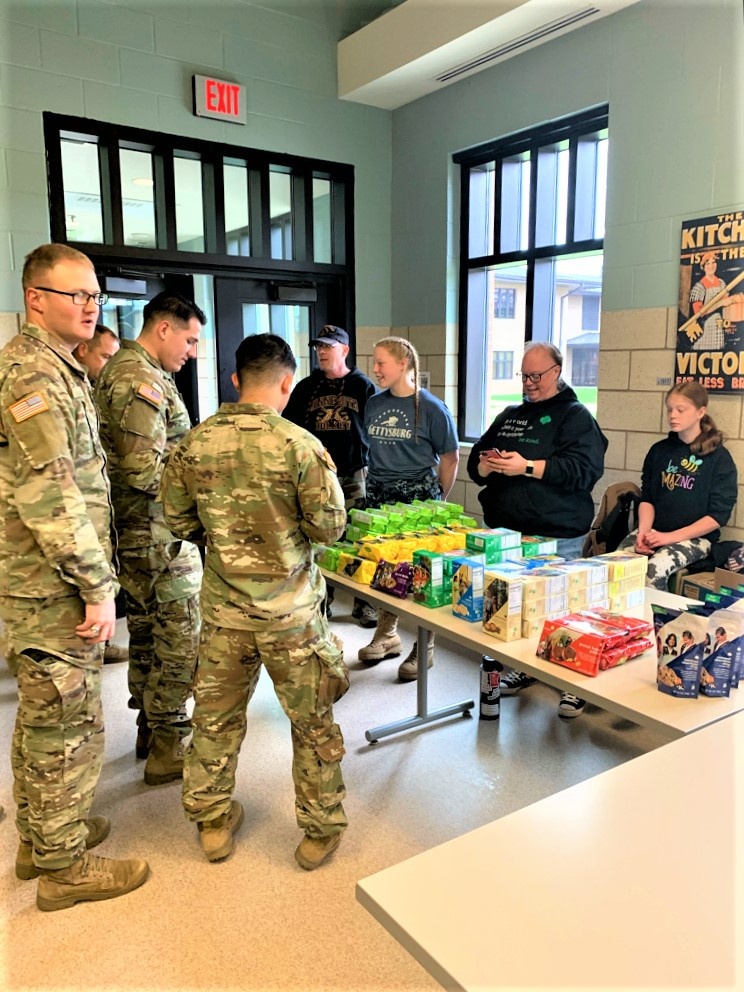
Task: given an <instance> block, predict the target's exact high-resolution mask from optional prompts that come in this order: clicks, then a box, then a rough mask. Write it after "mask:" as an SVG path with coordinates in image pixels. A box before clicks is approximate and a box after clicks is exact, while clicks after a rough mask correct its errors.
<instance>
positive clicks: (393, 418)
mask: <svg viewBox="0 0 744 992" xmlns="http://www.w3.org/2000/svg"><path fill="white" fill-rule="evenodd" d="M415 417H416V413H415V405H414V397H413V396H393V394H392V393H391V392H390V390H389V389H385V390H383V392H381V393H377V395H376V396H371V397H370V398H369V399H368V400H367V407H366V409H365V411H364V426H365V428H366V430H367V436H368V437H369V479H370V480H371V481H374V482H380V483H383V484H390V483H394V482H401V481H405V482H415V481H418V480H420V479H426V478H428V477H430V476H436V474H437V465H438V464H439V456H440V455H445V454H448V453H449V452H450V451H456V450H457V448H458V440H457V431H456V430H455V422H454V420H453V418H452V414H451V413H450V412H449V410H448V409H447V407H446V406H445V404H444V403H442V401H441V400H440V399H438V398H437V397H436V396H433V395H432V394H431V393H430V392H428V390H426V389H421V390H419V412H418V430H417V435H418V443H417V442H416V438H414V424H415Z"/></svg>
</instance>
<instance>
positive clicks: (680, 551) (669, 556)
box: [618, 530, 711, 591]
mask: <svg viewBox="0 0 744 992" xmlns="http://www.w3.org/2000/svg"><path fill="white" fill-rule="evenodd" d="M636 537H638V531H637V530H634V531H632V532H631V533H630V534H628V536H627V537H626V538H624V539H623V540H622V541H621V542H620V545H619V547H618V551H627V550H628V549H632V548H633V545H634V544H635V540H636ZM710 548H711V544H710V541H709V540H707V538H704V537H694V538H692V540H690V541H677V543H676V544H669V545H667V546H666V547H665V548H659V550H658V551H655V552H654V553H653V554H652V555H651V556H650V557H649V559H648V571H647V572H646V585H647V586H651V587H652V588H654V589H663V590H665V591H666V590H667V588H668V584H669V579H670V577H671V576H672V575H674V573H675V572H679V571H680V570H681V569H683V568H687V566H688V565H691V564H692V563H693V562H694V561H700V559H701V558H705V556H706V555H707V554H709V553H710Z"/></svg>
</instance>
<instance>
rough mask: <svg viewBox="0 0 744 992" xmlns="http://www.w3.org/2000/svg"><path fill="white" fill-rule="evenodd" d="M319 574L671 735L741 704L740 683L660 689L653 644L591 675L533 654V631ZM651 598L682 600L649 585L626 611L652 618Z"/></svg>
mask: <svg viewBox="0 0 744 992" xmlns="http://www.w3.org/2000/svg"><path fill="white" fill-rule="evenodd" d="M323 574H324V576H325V578H326V579H327V580H328V581H329V582H332V583H333V584H335V585H337V586H342V587H343V588H345V589H349V590H351V591H352V592H354V593H355V594H356V595H358V596H361V597H362V598H363V599H366V600H367V601H368V602H372V603H375V604H377V605H378V606H382V607H384V609H386V610H389V611H390V612H392V613H398V614H400V615H401V616H403V615H405V616H407V617H411V618H412V619H413V620H415V621H416V623H417V624H420V625H422V626H424V627H426V628H428V629H429V630H433V631H435V632H436V633H438V634H441V635H442V636H443V637H446V638H447V639H448V640H449V641H454V642H455V643H456V644H459V645H460V646H461V647H464V648H466V649H468V650H470V651H474V652H476V653H477V655H478V660H479V661H480V655H482V654H490V655H492V656H493V657H494V658H497V659H498V660H499V661H501V662H502V663H503V664H505V665H509V666H510V667H512V668H517V669H519V670H520V671H523V672H526V673H527V674H528V675H532V676H534V677H535V678H537V679H539V680H540V681H541V682H544V683H546V684H547V685H552V686H554V687H555V688H557V689H561V690H567V691H568V692H575V693H576V695H578V696H581V698H582V699H586V701H587V702H589V703H594V704H595V705H597V706H600V707H602V709H605V710H609V711H610V712H612V713H617V714H618V715H619V716H622V717H624V718H625V719H628V720H632V721H633V722H634V723H638V724H640V725H642V726H646V727H650V728H651V729H653V730H659V731H661V732H662V733H666V734H668V735H669V736H670V737H681V736H683V735H684V734H689V733H691V732H692V731H694V730H699V729H700V728H701V727H705V726H708V725H709V724H711V723H715V722H716V721H717V720H721V719H723V718H724V717H727V716H731V714H732V713H738V712H739V711H741V710H744V686H742V688H740V689H736V690H734V691H732V693H731V695H730V696H728V697H727V698H715V699H712V698H709V697H706V696H699V697H698V698H697V699H677V698H674V697H672V696H667V695H665V694H664V693H662V692H659V690H658V689H657V688H656V652H655V651H653V650H650V651H647V652H646V653H645V654H643V655H641V656H640V657H638V658H634V659H633V660H632V661H629V662H626V664H624V665H620V666H619V667H618V668H613V669H610V670H608V671H606V672H600V673H599V675H598V676H597V677H596V678H592V677H590V676H587V675H581V674H579V673H578V672H573V671H571V670H570V669H568V668H563V667H562V666H561V665H556V664H555V663H554V662H550V661H543V659H541V658H538V657H537V656H536V655H535V651H536V649H537V640H538V639H537V638H536V637H533V638H529V639H526V638H523V639H522V640H517V641H511V642H508V643H507V642H504V641H500V640H498V639H497V638H495V637H492V636H491V635H490V634H487V633H485V632H484V630H483V627H482V625H481V624H480V623H468V621H467V620H461V619H459V618H458V617H455V616H453V614H452V611H451V609H450V608H449V607H446V606H443V607H440V608H439V609H435V610H432V609H429V608H427V607H426V606H421V605H420V604H419V603H415V602H414V601H413V600H412V599H411V598H410V597H408V598H406V599H404V600H401V599H397V598H396V597H395V596H390V595H388V594H387V593H383V592H378V591H377V590H375V589H371V588H370V587H369V586H363V585H360V584H359V583H358V582H354V581H353V580H352V579H349V578H348V577H347V576H343V575H338V574H336V573H333V572H326V571H325V570H324V571H323ZM652 602H655V603H665V604H667V605H675V604H676V605H678V606H680V605H682V604H683V603H685V602H686V601H685V600H684V599H682V598H681V597H679V596H673V595H671V593H665V592H658V591H656V590H654V589H647V590H646V606H645V607H644V608H639V609H634V610H628V614H629V615H633V616H646V617H647V618H648V619H651V607H650V603H652Z"/></svg>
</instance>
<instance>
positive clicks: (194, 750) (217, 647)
mask: <svg viewBox="0 0 744 992" xmlns="http://www.w3.org/2000/svg"><path fill="white" fill-rule="evenodd" d="M262 664H263V666H264V667H265V668H266V671H267V672H268V674H269V677H270V678H271V681H272V682H273V683H274V691H275V692H276V696H277V699H278V700H279V702H280V703H281V705H282V709H283V710H284V712H285V713H286V714H287V716H288V717H289V720H290V722H291V725H292V750H293V755H294V757H293V763H292V777H293V779H294V786H295V815H296V817H297V824H298V826H299V827H300V829H301V830H303V831H304V832H305V833H306V834H307V835H308V836H311V837H326V836H330V835H331V834H334V833H340V832H341V831H342V830H344V829H345V828H346V825H347V820H346V814H345V813H344V808H343V806H342V804H341V801H342V799H343V798H344V796H345V789H344V783H343V779H342V777H341V767H340V762H341V758H342V757H343V754H344V746H343V737H342V735H341V730H340V728H339V726H338V724H336V723H334V721H333V703H334V702H335V701H336V700H337V699H339V698H340V696H341V695H343V693H344V692H345V691H346V689H347V688H348V685H349V682H348V676H347V673H346V666H345V665H344V661H343V652H342V651H341V649H340V647H339V646H338V643H337V641H336V640H335V638H334V637H333V636H332V635H331V634H330V633H329V630H328V624H327V622H326V620H325V618H324V617H322V616H318V617H317V618H316V619H315V620H313V622H312V623H311V624H309V625H308V626H306V627H300V628H292V629H290V630H281V631H272V630H268V629H267V630H262V631H251V630H231V629H228V628H225V627H216V626H215V625H214V624H211V623H209V622H208V621H204V624H203V628H202V635H201V643H200V645H199V661H198V664H197V670H196V680H195V683H194V713H193V717H192V723H193V728H194V734H193V738H192V741H191V746H190V747H189V750H188V754H187V756H186V762H185V765H184V773H183V805H184V809H185V810H186V815H187V816H188V818H189V819H190V820H193V821H208V820H213V819H215V818H216V817H218V816H220V815H221V814H223V813H226V812H227V811H228V810H229V808H230V800H231V797H232V794H233V792H234V790H235V772H236V768H237V764H238V754H239V752H240V747H241V744H242V743H243V739H244V738H245V734H246V726H247V720H246V709H247V706H248V703H249V702H250V699H251V697H252V695H253V692H254V690H255V688H256V684H257V683H258V678H259V675H260V673H261V665H262Z"/></svg>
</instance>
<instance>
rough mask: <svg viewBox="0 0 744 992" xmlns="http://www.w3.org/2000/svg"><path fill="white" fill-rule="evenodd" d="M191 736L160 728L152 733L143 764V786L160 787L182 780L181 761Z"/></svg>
mask: <svg viewBox="0 0 744 992" xmlns="http://www.w3.org/2000/svg"><path fill="white" fill-rule="evenodd" d="M190 740H191V736H190V735H189V736H188V737H186V736H184V735H183V734H179V733H176V732H175V731H173V730H164V729H162V728H160V727H158V728H156V729H155V730H153V732H152V738H151V740H150V751H149V753H148V755H147V762H146V763H145V785H162V784H163V783H164V782H173V781H174V780H175V779H177V778H183V759H184V757H185V755H186V750H187V748H188V745H189V741H190Z"/></svg>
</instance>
